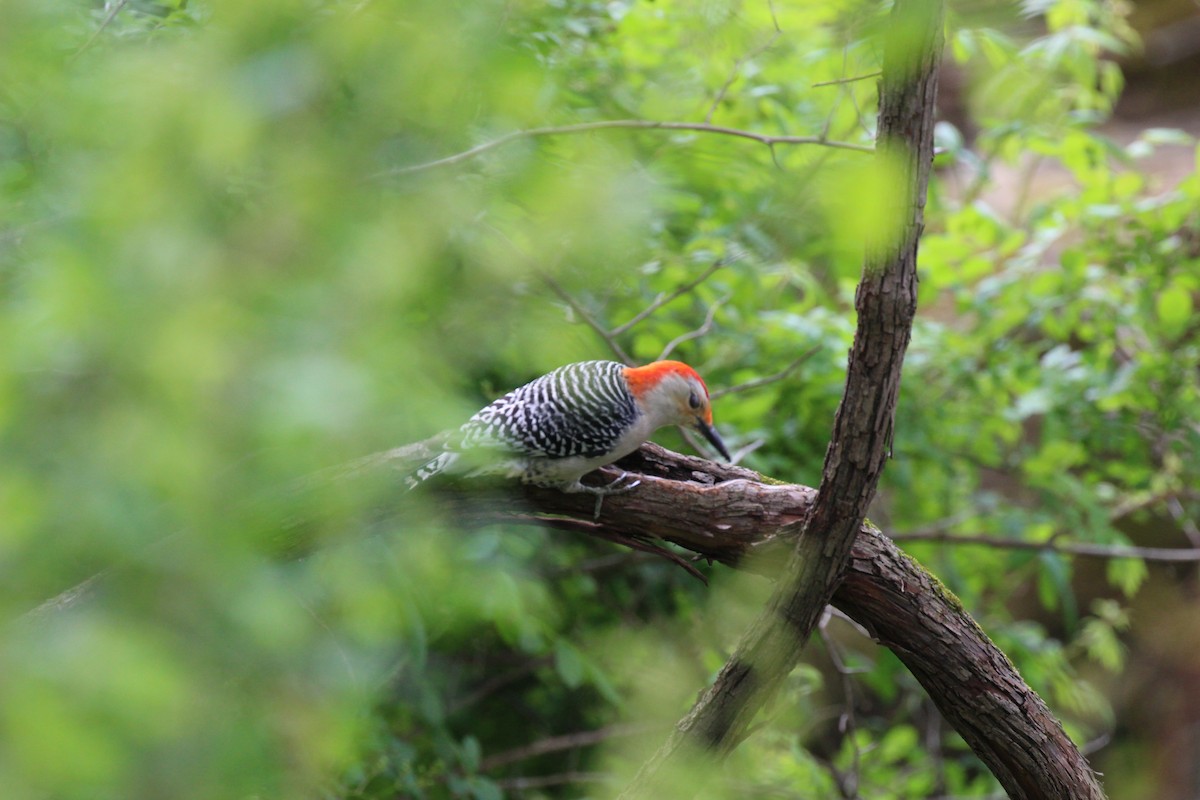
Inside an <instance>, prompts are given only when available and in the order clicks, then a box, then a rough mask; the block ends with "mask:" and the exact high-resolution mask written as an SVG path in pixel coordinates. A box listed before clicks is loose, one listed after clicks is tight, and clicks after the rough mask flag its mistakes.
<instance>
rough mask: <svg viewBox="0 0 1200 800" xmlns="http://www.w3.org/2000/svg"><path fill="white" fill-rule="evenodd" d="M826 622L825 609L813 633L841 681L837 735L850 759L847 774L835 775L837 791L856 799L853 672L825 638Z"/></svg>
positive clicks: (858, 764) (857, 764) (857, 762)
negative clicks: (846, 745)
mask: <svg viewBox="0 0 1200 800" xmlns="http://www.w3.org/2000/svg"><path fill="white" fill-rule="evenodd" d="M829 619H830V613H829V609H828V607H827V608H826V609H825V613H824V614H823V615H822V616H821V621H820V622H819V623H818V624H817V633H818V634H819V635H820V637H821V641H822V642H823V643H824V644H825V652H826V654H827V655H828V656H829V661H830V662H831V663H832V664H833V668H834V670H836V671H837V674H838V676H839V677H840V678H841V681H842V695H843V697H844V700H845V705H844V706H843V711H842V713H841V715H840V716H839V718H838V732H839V733H841V734H842V736H844V737H846V738H847V739H848V740H849V742H850V758H851V761H850V769H849V771H848V772H845V773H843V772H840V771H839V772H837V773H836V774H837V778H838V788H839V789H840V790H841V792H842V796H843V797H848V798H850V797H858V786H859V782H860V780H859V770H860V768H861V760H862V753H861V752H859V749H858V737H857V735H856V732H857V728H858V724H857V721H856V720H855V718H854V680H853V678H852V677H851V676H852V675H853V671H852V670H851V669H850V668H849V667H847V666H846V660H845V659H844V658H843V657H842V650H841V646H840V645H838V643H837V642H836V641H834V639H833V637H832V636H830V635H829V630H828V625H829Z"/></svg>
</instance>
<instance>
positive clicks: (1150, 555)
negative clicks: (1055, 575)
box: [891, 531, 1200, 561]
mask: <svg viewBox="0 0 1200 800" xmlns="http://www.w3.org/2000/svg"><path fill="white" fill-rule="evenodd" d="M891 538H892V540H893V541H896V542H945V543H947V544H962V545H978V546H981V547H994V548H997V549H1004V550H1048V551H1051V552H1054V553H1066V554H1069V555H1076V556H1086V557H1088V558H1140V559H1143V560H1144V561H1200V548H1193V547H1135V546H1132V545H1105V544H1089V543H1087V542H1054V541H1049V542H1031V541H1029V540H1027V539H1010V538H1006V537H1003V536H955V535H954V534H950V533H944V532H942V531H914V532H912V533H897V534H895V535H893V536H892V537H891Z"/></svg>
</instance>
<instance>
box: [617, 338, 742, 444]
mask: <svg viewBox="0 0 1200 800" xmlns="http://www.w3.org/2000/svg"><path fill="white" fill-rule="evenodd" d="M625 380H627V381H628V382H629V389H630V391H631V392H633V396H634V397H636V398H637V400H638V402H639V403H640V404H641V405H642V408H643V410H644V411H645V412H646V413H647V414H649V415H651V417H652V419H654V421H655V423H656V425H657V426H663V425H682V426H684V427H685V428H692V429H694V430H698V431H699V432H700V433H701V434H703V435H704V438H705V439H707V440H708V441H709V442H710V443H711V444H712V446H713V447H715V448H717V451H718V452H719V453H720V454H721V455H723V456H724V457H725V459H726V460H729V458H730V456H729V451H728V450H726V449H725V443H724V442H722V441H721V437H720V436H718V435H717V431H716V429H715V428H713V416H712V405H711V404H710V403H709V400H708V387H707V386H705V385H704V381H703V380H702V379H701V378H700V376H699V375H697V374H696V370H694V369H692V368H691V367H689V366H688V365H687V364H684V363H683V362H681V361H655V362H654V363H653V364H647V365H646V366H644V367H627V368H626V370H625Z"/></svg>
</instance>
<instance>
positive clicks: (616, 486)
mask: <svg viewBox="0 0 1200 800" xmlns="http://www.w3.org/2000/svg"><path fill="white" fill-rule="evenodd" d="M628 477H629V473H628V472H625V471H622V472H621V474H620V475H618V476H617V477H616V478H615V479H614V480H613V481H611V482H610V483H606V484H605V485H604V486H583V485H580V487H579V488H580V490H581V491H584V492H587V493H588V494H594V495H595V496H596V510H595V511H594V512H593V513H592V519H600V508H601V506H603V505H604V498H605V497H607V496H608V495H610V494H625V493H626V492H629V491H632V490H634V489H636V488H637V487H638V486H641V485H642V481H641V479H640V478H635V479H634V480H633V482H632V483H626V484H624V485H621V484H622V483H624V481H625V479H626V478H628Z"/></svg>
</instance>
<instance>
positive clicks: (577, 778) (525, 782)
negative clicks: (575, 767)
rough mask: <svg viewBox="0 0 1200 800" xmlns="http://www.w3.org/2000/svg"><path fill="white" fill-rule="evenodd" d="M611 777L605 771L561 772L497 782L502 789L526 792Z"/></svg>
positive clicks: (597, 781) (592, 781)
mask: <svg viewBox="0 0 1200 800" xmlns="http://www.w3.org/2000/svg"><path fill="white" fill-rule="evenodd" d="M608 779H609V776H608V775H605V774H604V773H603V772H560V773H558V774H557V775H538V776H535V777H532V778H500V779H499V780H497V781H495V784H496V785H497V786H499V787H500V788H501V789H508V790H510V791H514V792H524V791H529V790H530V789H544V788H546V787H547V786H562V785H563V784H566V783H583V782H585V781H587V782H590V783H599V782H602V781H606V780H608Z"/></svg>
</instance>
